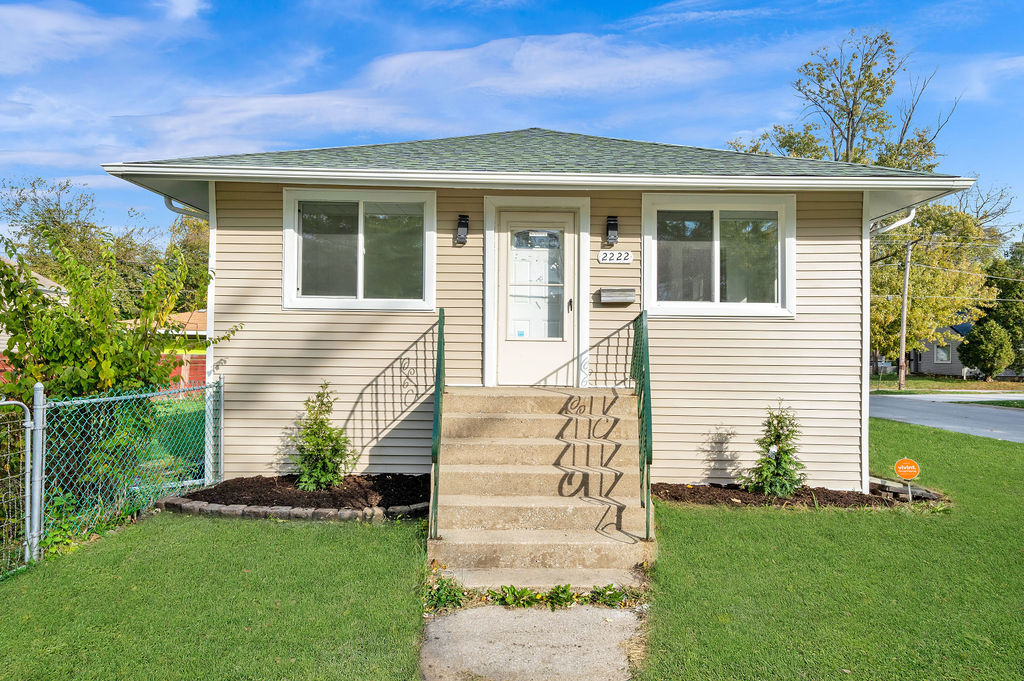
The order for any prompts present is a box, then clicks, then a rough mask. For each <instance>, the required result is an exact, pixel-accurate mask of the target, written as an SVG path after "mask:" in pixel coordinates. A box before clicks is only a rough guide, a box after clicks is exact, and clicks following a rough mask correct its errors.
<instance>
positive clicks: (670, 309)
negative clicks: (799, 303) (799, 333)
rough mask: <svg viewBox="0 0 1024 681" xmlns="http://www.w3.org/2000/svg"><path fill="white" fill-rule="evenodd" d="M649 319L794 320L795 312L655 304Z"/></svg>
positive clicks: (753, 306)
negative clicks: (726, 318)
mask: <svg viewBox="0 0 1024 681" xmlns="http://www.w3.org/2000/svg"><path fill="white" fill-rule="evenodd" d="M647 314H648V315H650V316H651V317H662V318H672V317H744V318H756V317H762V318H769V319H795V318H796V310H791V309H789V308H785V307H779V306H778V305H758V304H742V303H741V304H733V305H729V304H724V305H723V304H721V303H705V304H700V303H697V304H685V303H684V304H681V305H665V304H655V305H652V306H650V307H649V308H648V309H647Z"/></svg>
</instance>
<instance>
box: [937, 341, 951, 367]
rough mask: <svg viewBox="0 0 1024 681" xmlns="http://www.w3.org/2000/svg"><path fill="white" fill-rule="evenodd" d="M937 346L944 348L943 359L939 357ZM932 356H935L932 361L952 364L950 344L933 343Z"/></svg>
mask: <svg viewBox="0 0 1024 681" xmlns="http://www.w3.org/2000/svg"><path fill="white" fill-rule="evenodd" d="M939 348H944V349H945V350H946V359H944V360H941V359H939ZM932 357H934V358H935V359H933V360H932V361H934V362H935V363H936V364H952V363H953V346H952V345H939V344H938V343H935V350H934V352H933V353H932Z"/></svg>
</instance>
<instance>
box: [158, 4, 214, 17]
mask: <svg viewBox="0 0 1024 681" xmlns="http://www.w3.org/2000/svg"><path fill="white" fill-rule="evenodd" d="M156 5H157V6H158V7H161V8H163V10H164V13H165V15H166V16H167V18H168V19H171V20H172V21H185V20H187V19H193V18H195V17H197V16H199V13H200V12H202V11H204V10H206V9H209V7H210V5H209V3H208V2H206V0H157V2H156Z"/></svg>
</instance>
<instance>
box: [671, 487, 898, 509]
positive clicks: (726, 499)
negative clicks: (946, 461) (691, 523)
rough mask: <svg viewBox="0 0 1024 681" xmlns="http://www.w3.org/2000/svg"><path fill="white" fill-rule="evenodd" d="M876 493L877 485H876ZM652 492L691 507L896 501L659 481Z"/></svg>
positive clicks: (814, 490) (819, 490)
mask: <svg viewBox="0 0 1024 681" xmlns="http://www.w3.org/2000/svg"><path fill="white" fill-rule="evenodd" d="M872 487H873V490H872V491H874V487H875V486H874V485H873V486H872ZM651 492H652V493H653V494H654V495H655V496H656V497H658V498H659V499H663V500H665V501H685V502H689V503H691V504H707V505H711V506H714V505H724V506H810V507H811V508H813V507H814V502H815V500H817V502H818V506H838V507H840V508H860V507H863V506H892V505H893V504H895V503H896V502H895V500H893V499H891V498H886V497H883V496H881V495H880V494H877V493H876V494H862V493H860V492H843V491H840V490H834V489H828V488H827V487H801V488H800V489H798V490H797V491H796V493H795V494H793V496H792V497H791V498H789V499H776V498H774V497H768V496H765V495H763V494H754V493H753V492H745V491H743V490H742V489H740V488H739V486H738V485H683V484H670V483H667V482H656V483H654V484H653V485H652V486H651Z"/></svg>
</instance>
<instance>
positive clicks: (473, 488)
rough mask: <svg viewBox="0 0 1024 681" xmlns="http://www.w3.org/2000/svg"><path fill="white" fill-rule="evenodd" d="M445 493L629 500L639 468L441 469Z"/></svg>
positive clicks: (456, 466)
mask: <svg viewBox="0 0 1024 681" xmlns="http://www.w3.org/2000/svg"><path fill="white" fill-rule="evenodd" d="M438 488H439V491H440V494H441V496H442V497H444V496H447V495H449V494H481V495H485V496H495V495H498V496H509V497H516V496H542V495H548V496H552V497H595V498H610V499H626V500H631V499H632V498H633V497H634V496H635V497H637V498H639V495H640V468H639V466H638V467H636V468H635V469H632V468H630V469H627V470H622V469H617V468H610V467H596V466H514V465H503V466H490V465H473V464H469V465H461V464H453V465H451V466H445V467H444V468H443V469H442V471H441V480H440V484H439V485H438Z"/></svg>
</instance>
